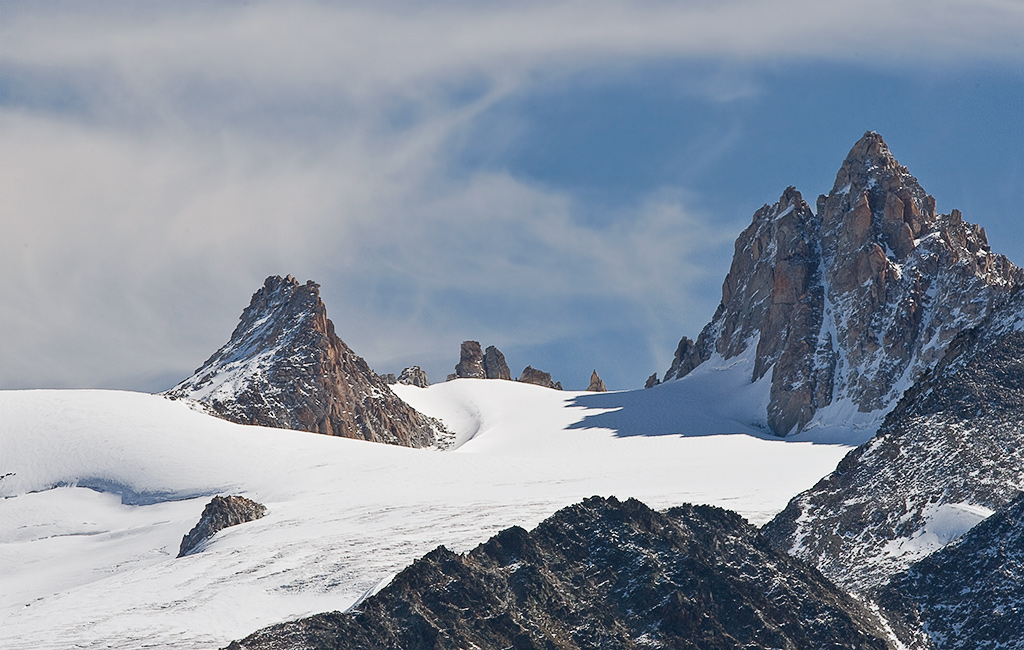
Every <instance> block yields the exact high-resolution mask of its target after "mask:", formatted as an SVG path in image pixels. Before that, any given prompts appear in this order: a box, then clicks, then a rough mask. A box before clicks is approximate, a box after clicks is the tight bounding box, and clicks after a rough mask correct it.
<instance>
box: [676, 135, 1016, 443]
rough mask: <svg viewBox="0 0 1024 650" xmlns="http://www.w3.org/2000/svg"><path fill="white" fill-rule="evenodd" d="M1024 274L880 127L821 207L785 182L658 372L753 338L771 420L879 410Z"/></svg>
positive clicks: (694, 363)
mask: <svg viewBox="0 0 1024 650" xmlns="http://www.w3.org/2000/svg"><path fill="white" fill-rule="evenodd" d="M1022 283H1024V271H1022V270H1021V269H1019V268H1017V267H1016V266H1014V265H1013V264H1012V263H1011V262H1010V261H1009V260H1008V259H1006V258H1005V257H1003V256H1001V255H997V254H995V253H993V252H992V251H991V249H990V248H989V244H988V241H987V238H986V235H985V231H984V229H983V228H980V227H978V226H975V225H972V224H969V223H967V222H965V221H964V220H963V218H962V216H961V215H960V212H959V211H957V210H953V211H952V212H950V213H949V214H945V215H942V214H938V213H936V210H935V199H934V198H932V197H931V196H929V195H927V194H926V193H925V192H924V190H923V189H922V188H921V186H920V185H919V184H918V182H917V179H915V178H914V177H913V176H911V175H910V173H909V172H908V170H907V169H906V168H905V167H903V166H901V165H900V164H899V163H897V162H896V160H895V159H894V158H893V156H892V154H891V153H890V152H889V149H888V147H887V146H886V145H885V143H884V142H883V141H882V138H881V136H879V135H878V134H877V133H866V134H865V135H864V137H863V138H861V140H860V141H858V142H857V144H856V145H854V147H853V149H852V150H851V151H850V153H849V155H848V156H847V158H846V160H845V161H844V162H843V165H842V167H841V168H840V170H839V172H838V174H837V175H836V181H835V185H834V187H833V188H832V191H831V192H830V193H829V194H828V195H827V196H821V197H819V198H818V203H817V213H815V212H814V211H812V210H811V208H810V206H809V205H808V204H807V203H806V202H805V201H804V200H803V198H802V197H801V196H800V193H799V192H797V191H796V190H795V189H794V188H792V187H791V188H788V189H787V190H786V191H785V192H784V193H783V194H782V197H781V198H780V199H779V201H778V202H777V203H775V204H774V205H772V206H767V205H766V206H764V207H763V208H761V209H760V210H758V211H757V213H755V215H754V218H753V222H752V223H751V225H750V226H749V227H748V228H747V229H746V230H744V231H743V233H742V234H741V235H740V236H739V238H738V239H737V240H736V251H735V256H734V257H733V261H732V266H731V268H730V270H729V273H728V275H727V276H726V278H725V282H724V284H723V286H722V302H721V304H720V305H719V307H718V309H717V311H716V312H715V315H714V317H713V319H712V321H711V322H710V323H709V324H708V325H707V326H706V327H705V328H704V330H703V331H702V332H701V334H700V336H699V337H698V339H697V341H696V342H693V341H690V340H689V339H687V338H685V337H684V338H683V339H682V340H681V341H680V343H679V347H678V349H677V350H676V353H675V357H674V359H673V362H672V365H671V367H670V368H669V370H668V372H667V373H666V376H665V378H666V380H668V379H675V378H680V377H684V376H686V375H687V374H688V373H690V372H692V371H693V370H694V369H695V368H696V367H698V366H699V365H700V364H702V363H704V362H706V361H708V360H710V359H711V358H712V357H713V356H716V355H717V356H719V357H721V358H724V359H730V358H732V357H735V356H737V355H738V354H740V353H741V352H743V351H744V350H745V349H747V347H748V346H756V357H755V361H754V363H753V367H751V368H749V373H750V381H753V382H756V381H761V380H764V381H767V382H769V389H768V392H769V403H768V409H767V413H765V418H766V420H765V421H766V423H767V426H768V427H769V428H770V429H771V431H772V432H773V433H775V434H776V435H779V436H785V435H787V434H790V433H793V432H797V431H800V430H802V429H804V428H805V427H807V426H808V425H811V424H812V423H813V421H814V419H815V417H816V416H818V415H820V414H821V413H822V411H823V410H825V409H827V408H828V407H830V406H833V405H840V404H852V405H853V406H855V407H856V409H857V410H858V411H860V412H863V413H876V414H877V418H878V420H880V419H881V417H882V416H883V415H884V413H885V412H887V411H888V410H889V409H891V408H892V406H893V405H894V404H895V402H896V400H898V399H899V397H900V395H901V394H902V392H903V391H904V390H905V389H906V388H907V387H908V386H909V385H910V384H911V383H913V381H914V380H915V379H916V378H917V377H920V376H921V374H922V373H924V372H925V371H926V370H927V369H928V368H931V367H932V366H934V365H935V364H936V363H937V362H938V360H939V359H941V358H942V355H943V353H944V352H945V349H946V347H947V346H948V345H949V343H950V341H952V340H953V338H954V337H955V336H956V335H957V334H958V333H960V332H962V331H964V330H966V329H969V328H970V327H973V326H974V325H977V324H978V323H979V322H981V320H982V319H983V318H984V317H985V315H986V314H987V313H988V312H989V310H990V309H991V307H992V305H993V303H994V302H995V301H996V300H997V299H998V298H999V297H1000V296H1004V295H1006V294H1007V293H1008V292H1009V291H1010V290H1012V289H1013V288H1014V287H1015V286H1018V285H1020V284H1022Z"/></svg>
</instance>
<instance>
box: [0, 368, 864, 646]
mask: <svg viewBox="0 0 1024 650" xmlns="http://www.w3.org/2000/svg"><path fill="white" fill-rule="evenodd" d="M727 374H728V373H727ZM725 376H726V375H723V377H725ZM723 381H724V380H723ZM725 384H728V381H726V382H725ZM725 384H723V386H722V387H721V388H722V390H727V389H728V386H727V385H725ZM687 385H688V384H687V383H686V382H684V381H679V382H672V383H671V384H669V385H666V386H664V387H659V388H657V389H651V390H648V391H634V392H626V393H605V394H597V395H595V394H590V393H571V392H560V391H554V390H550V389H546V388H540V387H537V386H532V385H526V384H519V383H516V382H508V381H500V380H472V379H460V380H457V381H454V382H449V383H446V384H440V385H436V386H431V387H430V388H427V389H421V388H415V387H411V386H400V387H398V390H399V392H400V396H401V397H402V398H403V399H405V400H407V401H408V402H410V403H411V404H412V405H413V406H415V407H416V408H417V409H420V410H422V411H423V412H424V413H426V414H427V415H433V416H436V417H440V418H442V419H443V420H444V422H445V424H446V425H447V426H448V427H449V428H451V429H452V430H453V431H455V432H456V434H457V436H458V440H457V445H456V447H455V448H454V450H451V451H444V452H442V451H436V450H425V449H409V448H403V447H397V446H391V445H381V444H375V443H368V442H362V441H357V440H350V439H345V438H336V437H329V436H323V435H318V434H310V433H302V432H296V431H290V430H282V429H267V428H261V427H250V426H242V425H237V424H233V423H230V422H227V421H224V420H219V419H216V418H213V417H210V416H208V415H205V414H202V413H199V412H196V411H192V410H190V409H189V408H188V407H187V406H186V405H185V404H182V403H180V402H173V401H170V400H167V399H164V398H162V397H159V396H153V395H145V394H139V393H128V392H118V391H5V392H0V476H3V478H2V479H0V496H3V497H5V498H4V499H2V500H0V582H2V587H3V588H2V590H0V646H2V647H3V648H5V649H8V650H13V649H15V648H62V649H63V648H69V647H76V648H140V647H159V648H216V647H221V646H223V645H225V644H226V643H227V642H228V641H230V640H231V639H234V638H240V637H242V636H244V635H245V634H248V633H249V632H252V631H253V630H255V629H257V628H259V627H262V626H265V625H268V624H271V623H274V622H279V621H283V620H287V619H290V618H295V617H298V616H301V615H306V614H311V613H314V612H319V611H327V610H335V609H342V610H343V609H346V608H348V607H349V606H351V605H352V604H353V603H354V602H356V601H357V600H358V599H359V597H360V596H361V595H362V594H363V593H364V592H366V591H367V590H370V589H372V588H374V587H375V586H376V585H378V584H379V583H380V582H381V581H382V580H386V579H387V578H388V576H390V575H391V574H393V573H394V572H396V571H397V570H399V569H401V568H402V567H404V566H405V565H406V564H408V563H409V562H411V561H412V560H413V559H415V558H416V557H418V556H420V555H422V554H424V553H426V552H427V551H429V550H431V549H432V548H434V547H435V546H437V545H438V544H445V545H447V546H448V547H449V548H451V549H453V550H456V551H461V550H466V549H469V548H471V547H472V546H474V545H476V544H478V543H479V542H481V541H483V540H485V539H486V538H487V537H489V536H490V535H491V534H492V533H494V532H496V531H497V530H499V529H502V528H505V527H507V526H510V525H513V524H518V525H521V526H524V527H527V528H530V527H533V526H534V525H535V524H536V523H538V522H539V521H540V520H541V519H543V518H544V517H546V516H548V515H550V514H551V513H553V512H554V511H555V510H557V509H559V508H561V507H563V506H565V505H568V504H570V503H573V502H576V501H579V500H581V499H582V498H584V497H587V496H591V495H594V494H600V495H615V496H618V497H620V498H626V497H636V498H639V499H640V500H642V501H644V502H646V503H648V504H650V505H651V506H653V507H655V508H664V507H668V506H672V505H677V504H680V503H685V502H692V503H711V504H715V505H720V506H723V507H727V508H731V509H734V510H737V511H738V512H740V513H741V514H743V515H744V516H746V517H748V518H749V519H750V520H751V521H752V522H754V523H762V522H764V521H766V520H767V519H769V518H770V517H771V516H772V515H774V514H775V513H776V512H778V511H779V510H781V509H782V507H783V506H785V504H786V502H787V501H788V500H789V499H790V498H791V497H792V496H793V495H795V494H797V493H798V492H800V491H801V490H803V489H806V488H807V487H809V486H810V485H812V484H813V483H814V482H815V481H816V480H817V479H818V478H820V477H821V476H823V475H824V474H826V473H828V472H829V471H830V470H831V469H832V468H834V467H835V465H836V463H837V462H838V461H839V459H840V458H841V457H842V456H843V455H844V454H846V452H847V451H849V447H848V446H846V445H841V444H814V443H811V442H794V441H791V440H787V441H781V440H778V439H771V437H770V436H767V435H764V434H759V433H758V428H757V426H756V425H755V424H750V423H744V422H742V421H740V420H737V419H736V418H733V417H730V416H729V414H728V408H725V407H723V408H722V409H720V410H718V411H717V412H718V413H719V415H717V416H713V415H711V413H713V412H716V411H715V410H714V409H710V410H709V409H708V407H707V404H706V397H707V396H703V398H702V396H701V395H699V394H695V393H692V391H691V394H690V396H689V398H688V399H682V400H676V401H675V405H674V406H671V407H669V406H663V407H658V406H657V405H658V404H662V405H664V404H668V403H670V402H673V400H670V399H664V398H667V397H671V396H670V395H668V394H665V395H661V396H660V397H659V391H683V390H685V389H686V386H687ZM680 387H682V388H680ZM755 389H756V388H755ZM755 389H751V390H755ZM679 396H683V397H685V396H684V395H683V394H682V393H680V395H679ZM702 402H705V403H702ZM659 409H660V410H659ZM666 409H668V410H671V411H672V413H669V412H667V411H666ZM680 409H683V411H682V413H681V412H680ZM687 409H689V410H687ZM691 411H692V412H691ZM723 413H724V415H723ZM680 414H682V415H684V416H687V417H686V418H684V419H683V420H682V421H688V422H691V423H692V426H691V425H686V426H685V427H682V429H681V428H680V426H679V424H678V423H679V422H680V421H681V420H680V419H679V417H678V416H679V415H680ZM670 415H671V416H673V417H674V419H673V420H672V422H674V423H675V424H674V425H670V423H669V420H668V419H667V418H668V416H670ZM844 442H845V441H844ZM850 442H853V441H850ZM215 494H242V495H244V496H247V497H249V498H252V499H255V500H257V501H259V502H261V503H263V504H265V505H266V506H267V507H268V509H269V513H268V515H267V516H266V517H264V518H263V519H260V520H258V521H255V522H251V523H248V524H244V525H241V526H236V527H233V528H229V529H227V530H224V531H222V532H221V533H219V534H217V536H216V537H214V538H213V539H212V540H211V541H210V542H208V543H207V544H206V545H205V547H203V548H202V549H201V550H200V551H199V552H196V553H194V554H192V555H190V556H188V557H185V558H180V559H176V558H175V557H174V556H175V555H176V553H177V550H178V545H179V543H180V541H181V537H182V536H183V535H184V534H185V533H186V532H188V530H189V529H190V528H191V527H192V526H193V525H194V524H195V522H196V520H197V519H198V517H199V514H200V513H201V511H202V509H203V506H204V505H205V504H206V503H207V502H208V501H209V499H210V498H211V497H212V496H213V495H215Z"/></svg>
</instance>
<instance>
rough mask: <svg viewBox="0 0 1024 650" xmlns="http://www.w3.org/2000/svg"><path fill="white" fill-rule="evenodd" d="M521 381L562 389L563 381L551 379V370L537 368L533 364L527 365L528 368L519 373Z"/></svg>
mask: <svg viewBox="0 0 1024 650" xmlns="http://www.w3.org/2000/svg"><path fill="white" fill-rule="evenodd" d="M519 381H521V382H523V383H526V384H536V385H538V386H543V387H545V388H554V389H556V390H562V382H560V381H558V382H556V381H551V373H550V372H544V371H543V370H537V369H536V368H533V367H531V366H526V368H524V369H523V374H521V375H519Z"/></svg>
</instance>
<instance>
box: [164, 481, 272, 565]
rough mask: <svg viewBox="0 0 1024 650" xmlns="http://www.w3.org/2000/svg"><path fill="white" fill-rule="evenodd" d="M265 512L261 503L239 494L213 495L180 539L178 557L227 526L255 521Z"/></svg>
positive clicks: (264, 507)
mask: <svg viewBox="0 0 1024 650" xmlns="http://www.w3.org/2000/svg"><path fill="white" fill-rule="evenodd" d="M265 514H267V508H266V506H264V505H263V504H262V503H257V502H255V501H253V500H252V499H246V498H245V497H241V496H234V495H233V496H227V497H213V500H212V501H210V502H209V503H208V504H206V507H205V508H203V514H202V516H200V517H199V523H197V524H196V525H195V527H193V528H192V530H191V531H189V533H188V534H187V535H185V536H184V537H183V538H182V539H181V548H180V550H179V551H178V557H184V556H186V555H188V554H189V553H191V552H192V551H194V550H195V549H196V547H197V546H199V545H200V544H201V543H203V542H205V541H206V540H208V539H210V538H211V537H213V536H214V535H216V534H217V533H218V532H220V531H222V530H224V529H225V528H227V527H229V526H237V525H238V524H244V523H247V522H250V521H255V520H257V519H260V518H262V517H263V515H265Z"/></svg>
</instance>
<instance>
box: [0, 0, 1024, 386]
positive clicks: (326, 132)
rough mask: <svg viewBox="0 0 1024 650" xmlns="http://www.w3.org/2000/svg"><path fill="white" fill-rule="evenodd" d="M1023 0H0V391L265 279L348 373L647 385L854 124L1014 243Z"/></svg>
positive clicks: (145, 380)
mask: <svg viewBox="0 0 1024 650" xmlns="http://www.w3.org/2000/svg"><path fill="white" fill-rule="evenodd" d="M1021 34H1024V7H1021V6H1020V5H1017V4H1013V3H1007V2H1001V1H998V0H991V1H987V2H964V1H959V0H949V1H944V2H939V3H936V2H928V3H925V2H923V1H920V0H914V1H910V2H902V3H891V2H883V1H882V0H869V1H868V2H864V3H860V4H858V5H844V4H843V3H837V2H808V1H803V0H801V1H796V2H781V1H769V2H761V3H749V2H742V1H731V2H723V3H701V2H695V3H685V4H682V5H680V4H678V3H666V2H643V3H636V4H629V5H627V4H618V3H584V2H578V1H573V2H562V3H555V4H552V3H539V2H525V3H517V4H514V5H478V4H475V3H473V4H468V3H457V2H434V3H430V4H428V5H422V4H410V3H360V2H354V3H346V4H342V5H333V4H326V3H315V2H299V3H291V4H289V5H287V6H282V5H278V4H271V3H260V2H255V3H242V2H219V3H198V2H182V3H175V4H173V5H156V4H138V3H128V2H104V3H97V4H91V5H88V6H82V5H81V4H78V3H65V2H20V1H14V0H3V2H0V271H2V273H3V277H4V278H5V282H3V283H2V284H0V388H35V387H55V388H58V387H108V388H128V389H133V390H143V391H156V390H163V389H166V388H168V387H170V386H171V385H173V384H174V383H175V382H177V381H178V380H180V379H183V378H184V377H186V376H188V375H189V374H190V373H191V372H192V371H193V370H194V369H195V368H196V367H198V366H199V365H200V364H201V363H202V362H203V360H205V359H206V358H207V357H208V356H209V355H210V354H212V353H213V352H214V351H215V350H216V349H217V348H219V347H220V346H221V345H222V344H223V343H225V342H226V341H227V339H228V337H229V335H230V333H231V330H232V329H233V328H234V326H235V324H236V323H237V319H238V315H239V314H240V313H241V310H242V309H243V308H244V307H245V306H246V305H247V304H248V301H249V296H250V295H251V294H252V293H253V292H254V291H256V289H257V288H258V287H259V286H261V284H262V282H263V279H264V278H265V277H266V276H268V275H276V274H280V275H284V274H291V275H294V276H295V277H297V278H299V279H300V280H306V279H313V280H315V281H317V282H318V283H320V285H321V293H322V296H323V299H324V302H325V303H326V305H327V309H328V314H329V316H330V317H331V319H332V320H333V321H334V323H335V325H336V327H337V331H338V334H339V335H340V336H341V337H342V338H343V339H344V340H345V341H346V342H347V343H348V344H349V345H350V346H351V347H352V349H353V350H355V351H356V352H357V353H358V354H360V355H362V356H363V357H365V358H366V359H367V361H368V362H369V363H370V365H371V366H372V367H373V368H374V369H375V370H377V371H378V372H382V373H384V372H398V371H400V370H401V369H402V368H403V367H405V366H407V365H412V364H417V365H421V366H423V367H424V368H425V369H426V370H427V372H428V374H429V376H430V378H431V380H432V381H435V382H437V381H441V380H443V379H444V376H445V375H446V374H447V373H448V372H451V370H452V367H453V366H454V365H455V363H456V362H457V361H458V350H459V343H460V342H461V341H462V340H464V339H475V340H479V341H480V342H481V343H482V344H483V345H485V346H486V345H491V344H493V345H496V346H498V347H499V348H500V349H501V350H502V351H503V352H504V353H505V355H506V357H507V359H508V362H509V365H510V366H511V368H512V371H513V373H514V374H518V372H519V371H521V370H522V368H523V367H524V366H526V365H527V364H529V365H532V366H534V367H538V368H543V369H544V370H547V371H550V372H551V373H552V375H553V376H554V378H555V379H556V380H561V381H562V383H563V384H564V385H565V386H566V388H569V389H582V388H584V387H585V386H586V385H587V383H588V381H589V377H590V371H591V370H592V369H594V368H596V369H597V370H598V372H599V373H600V374H601V377H602V378H603V379H604V380H605V382H606V384H607V385H608V387H609V388H611V389H621V388H635V387H639V386H641V385H642V384H643V380H644V379H645V378H646V377H647V376H648V375H650V374H651V373H652V372H655V371H656V372H658V374H659V376H660V375H661V374H662V373H664V371H665V370H666V368H667V367H668V364H669V362H670V361H671V355H672V351H673V350H674V348H675V345H676V343H677V342H678V340H679V337H680V336H682V335H683V334H686V335H689V336H691V337H694V336H696V334H697V333H698V332H699V331H700V328H701V327H702V326H703V325H704V324H705V323H706V322H707V321H708V320H709V319H710V317H711V315H712V313H713V312H714V309H715V306H716V305H717V304H718V301H719V299H720V297H721V294H720V287H721V282H722V279H723V277H724V276H725V273H726V271H727V270H728V267H729V262H730V259H731V255H732V245H733V241H734V240H735V238H736V236H737V235H738V234H739V232H740V231H741V230H742V229H743V228H744V227H745V226H746V225H747V224H748V223H749V221H750V218H751V215H752V214H753V213H754V211H755V210H757V208H759V207H760V206H761V205H762V204H764V203H772V202H774V201H776V200H777V199H778V197H779V195H780V194H781V193H782V191H783V190H784V189H785V188H786V187H787V186H789V185H795V186H796V187H797V188H798V189H799V190H800V191H801V192H802V193H803V195H804V198H805V199H807V200H808V202H809V203H811V204H812V205H813V203H814V199H815V198H816V197H817V195H818V194H820V193H825V192H828V190H829V189H831V187H832V182H833V180H834V175H835V172H836V170H837V169H838V168H839V165H840V164H841V162H842V160H843V158H844V157H845V155H846V153H847V151H848V150H849V148H850V146H852V145H853V143H854V142H855V141H856V140H857V138H859V137H860V135H861V134H862V133H863V132H864V131H865V130H875V131H878V132H880V133H881V134H882V135H883V137H884V138H885V139H886V142H887V143H888V144H889V147H890V149H891V150H892V152H893V154H894V155H895V156H896V158H897V159H898V160H899V161H900V162H901V163H902V164H904V165H906V166H907V167H908V168H909V169H910V171H911V172H912V173H913V174H914V175H915V176H917V177H918V179H919V180H920V182H921V184H922V186H923V187H924V188H925V190H926V191H928V192H929V193H930V194H932V195H934V196H935V197H936V199H937V202H938V209H939V211H940V212H949V211H950V210H951V209H953V208H957V209H959V210H961V211H962V212H963V214H964V218H965V219H967V220H969V221H972V222H975V223H979V224H981V225H982V226H984V227H985V229H986V231H987V233H988V237H989V241H990V243H991V244H992V248H993V250H995V251H997V252H1000V253H1003V254H1005V255H1007V256H1008V257H1009V258H1010V259H1011V260H1012V261H1013V262H1014V263H1016V264H1018V265H1021V264H1024V214H1022V209H1021V206H1022V205H1024V37H1022V36H1021Z"/></svg>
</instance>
